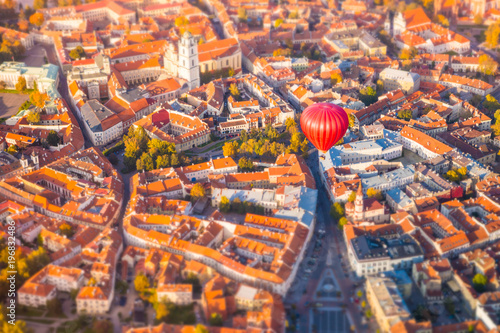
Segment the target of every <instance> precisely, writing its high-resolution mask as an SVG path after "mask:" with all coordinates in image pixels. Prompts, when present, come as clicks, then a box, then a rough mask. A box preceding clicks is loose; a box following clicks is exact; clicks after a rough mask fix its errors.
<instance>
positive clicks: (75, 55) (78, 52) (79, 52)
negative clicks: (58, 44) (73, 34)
mask: <svg viewBox="0 0 500 333" xmlns="http://www.w3.org/2000/svg"><path fill="white" fill-rule="evenodd" d="M69 56H70V57H71V59H74V60H77V59H81V58H84V57H85V56H86V54H85V50H84V49H83V47H81V46H77V47H75V48H74V49H73V50H71V51H70V52H69Z"/></svg>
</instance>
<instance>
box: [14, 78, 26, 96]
mask: <svg viewBox="0 0 500 333" xmlns="http://www.w3.org/2000/svg"><path fill="white" fill-rule="evenodd" d="M16 90H17V91H18V92H24V91H25V90H26V79H25V78H24V76H20V77H19V78H18V79H17V83H16Z"/></svg>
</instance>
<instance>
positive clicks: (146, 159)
mask: <svg viewBox="0 0 500 333" xmlns="http://www.w3.org/2000/svg"><path fill="white" fill-rule="evenodd" d="M136 168H137V170H139V171H142V170H145V171H151V170H154V168H155V165H154V162H153V157H152V156H151V154H148V153H142V155H141V158H140V159H139V160H138V161H137V163H136Z"/></svg>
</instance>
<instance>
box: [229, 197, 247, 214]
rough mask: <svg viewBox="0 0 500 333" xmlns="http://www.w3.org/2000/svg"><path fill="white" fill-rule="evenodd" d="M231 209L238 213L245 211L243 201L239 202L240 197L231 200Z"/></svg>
mask: <svg viewBox="0 0 500 333" xmlns="http://www.w3.org/2000/svg"><path fill="white" fill-rule="evenodd" d="M231 211H233V212H235V213H238V214H244V213H245V207H244V206H243V203H242V202H241V199H240V198H235V199H234V200H233V201H232V202H231Z"/></svg>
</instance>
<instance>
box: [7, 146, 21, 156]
mask: <svg viewBox="0 0 500 333" xmlns="http://www.w3.org/2000/svg"><path fill="white" fill-rule="evenodd" d="M5 151H6V152H8V153H9V154H11V155H14V154H16V153H17V152H18V151H19V148H18V147H17V145H10V146H9V147H7V149H6V150H5Z"/></svg>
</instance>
